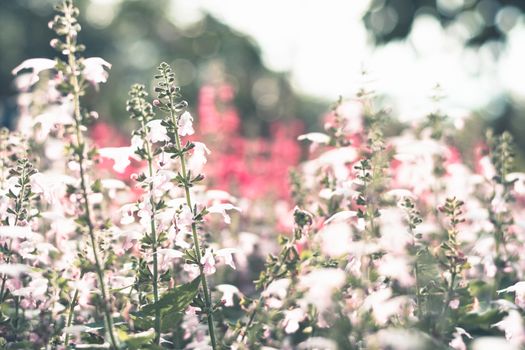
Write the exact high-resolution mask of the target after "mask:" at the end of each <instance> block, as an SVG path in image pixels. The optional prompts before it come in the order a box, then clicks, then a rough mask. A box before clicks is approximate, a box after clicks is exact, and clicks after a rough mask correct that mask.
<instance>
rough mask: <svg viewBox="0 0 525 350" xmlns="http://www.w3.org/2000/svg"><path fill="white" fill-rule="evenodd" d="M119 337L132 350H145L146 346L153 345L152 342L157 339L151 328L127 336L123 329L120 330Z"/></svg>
mask: <svg viewBox="0 0 525 350" xmlns="http://www.w3.org/2000/svg"><path fill="white" fill-rule="evenodd" d="M118 336H119V338H120V340H121V341H123V342H125V343H126V345H127V346H128V347H129V349H130V350H139V349H144V345H148V344H151V343H152V341H153V340H154V339H155V330H153V328H150V329H148V330H147V331H145V332H140V333H136V334H127V333H126V332H125V331H123V330H122V329H119V330H118Z"/></svg>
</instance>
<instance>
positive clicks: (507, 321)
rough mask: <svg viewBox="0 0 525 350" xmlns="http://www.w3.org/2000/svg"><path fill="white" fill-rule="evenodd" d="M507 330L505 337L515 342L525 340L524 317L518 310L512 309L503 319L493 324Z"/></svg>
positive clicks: (518, 342)
mask: <svg viewBox="0 0 525 350" xmlns="http://www.w3.org/2000/svg"><path fill="white" fill-rule="evenodd" d="M492 327H496V328H498V329H500V330H502V331H504V332H505V338H506V339H507V340H509V341H510V342H512V343H514V344H522V343H523V342H524V340H525V329H524V328H523V318H522V317H521V315H520V313H519V312H518V311H516V310H510V311H509V313H508V315H507V316H505V317H504V318H503V319H502V320H501V321H499V322H498V323H495V324H493V325H492Z"/></svg>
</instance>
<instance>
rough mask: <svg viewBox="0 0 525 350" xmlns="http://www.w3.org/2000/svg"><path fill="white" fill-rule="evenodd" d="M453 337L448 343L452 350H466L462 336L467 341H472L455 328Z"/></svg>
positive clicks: (466, 334) (467, 335)
mask: <svg viewBox="0 0 525 350" xmlns="http://www.w3.org/2000/svg"><path fill="white" fill-rule="evenodd" d="M453 336H454V338H453V339H452V340H451V341H450V343H448V345H449V346H450V347H451V348H452V349H454V350H467V346H466V345H465V342H464V341H463V336H466V337H467V338H469V339H472V336H471V335H470V334H469V333H467V331H465V330H464V329H463V328H460V327H456V331H455V332H454V334H453Z"/></svg>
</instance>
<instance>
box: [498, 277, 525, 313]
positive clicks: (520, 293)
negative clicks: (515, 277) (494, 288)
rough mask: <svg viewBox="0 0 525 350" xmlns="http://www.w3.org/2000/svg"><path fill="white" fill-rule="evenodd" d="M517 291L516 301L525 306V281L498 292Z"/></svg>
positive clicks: (520, 305)
mask: <svg viewBox="0 0 525 350" xmlns="http://www.w3.org/2000/svg"><path fill="white" fill-rule="evenodd" d="M509 292H514V293H516V297H515V299H514V302H515V303H516V305H518V306H519V307H521V308H525V281H521V282H518V283H516V284H514V285H512V286H510V287H507V288H505V289H501V290H498V293H509Z"/></svg>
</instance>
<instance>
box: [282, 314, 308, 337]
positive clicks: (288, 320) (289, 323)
mask: <svg viewBox="0 0 525 350" xmlns="http://www.w3.org/2000/svg"><path fill="white" fill-rule="evenodd" d="M305 318H306V313H305V312H304V311H303V309H301V308H295V309H292V310H286V311H285V312H284V320H283V326H284V331H285V332H286V333H287V334H292V333H295V332H297V330H298V329H299V323H301V322H302V321H304V319H305Z"/></svg>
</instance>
